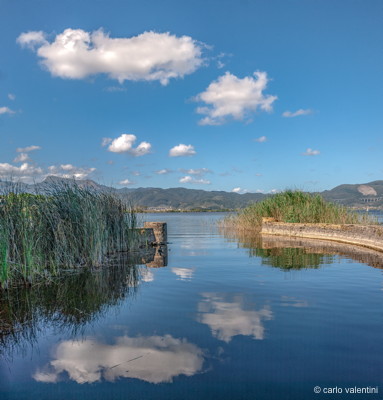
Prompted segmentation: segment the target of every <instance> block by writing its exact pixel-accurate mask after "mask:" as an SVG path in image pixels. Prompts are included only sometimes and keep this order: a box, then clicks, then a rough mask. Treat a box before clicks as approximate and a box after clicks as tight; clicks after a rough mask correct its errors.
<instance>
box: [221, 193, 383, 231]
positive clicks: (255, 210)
mask: <svg viewBox="0 0 383 400" xmlns="http://www.w3.org/2000/svg"><path fill="white" fill-rule="evenodd" d="M262 218H273V219H275V220H276V221H280V222H292V223H294V222H296V223H298V222H299V223H324V224H376V223H377V221H376V219H373V218H371V217H370V216H367V215H361V214H358V213H356V212H352V211H351V210H349V209H348V208H346V207H344V206H342V205H339V204H334V203H330V202H327V201H325V200H324V199H323V197H322V196H320V195H311V194H309V193H304V192H301V191H293V190H286V191H285V192H282V193H278V194H275V195H273V196H270V197H268V198H266V199H265V200H263V201H261V202H259V203H254V204H252V205H250V206H249V207H246V208H245V209H243V210H241V211H239V212H238V214H236V215H231V216H229V217H227V218H225V219H224V220H223V221H222V222H221V225H222V226H225V227H228V228H232V229H237V230H247V231H249V230H250V231H260V229H261V226H262Z"/></svg>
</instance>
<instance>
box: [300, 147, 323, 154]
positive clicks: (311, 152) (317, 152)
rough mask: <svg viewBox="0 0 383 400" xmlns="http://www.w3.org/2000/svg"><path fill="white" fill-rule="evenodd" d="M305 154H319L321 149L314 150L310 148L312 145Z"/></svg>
mask: <svg viewBox="0 0 383 400" xmlns="http://www.w3.org/2000/svg"><path fill="white" fill-rule="evenodd" d="M302 154H303V155H304V156H317V155H318V154H320V151H319V150H313V149H310V147H309V148H308V149H307V150H306V151H305V152H304V153H302Z"/></svg>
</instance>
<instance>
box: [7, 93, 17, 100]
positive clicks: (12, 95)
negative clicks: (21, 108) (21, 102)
mask: <svg viewBox="0 0 383 400" xmlns="http://www.w3.org/2000/svg"><path fill="white" fill-rule="evenodd" d="M8 99H9V100H12V101H13V100H16V96H15V95H14V94H13V93H8Z"/></svg>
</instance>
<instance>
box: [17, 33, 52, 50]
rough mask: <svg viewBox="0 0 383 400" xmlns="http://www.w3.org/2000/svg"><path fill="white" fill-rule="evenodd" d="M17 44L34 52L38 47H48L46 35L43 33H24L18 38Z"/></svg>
mask: <svg viewBox="0 0 383 400" xmlns="http://www.w3.org/2000/svg"><path fill="white" fill-rule="evenodd" d="M16 41H17V43H19V45H20V46H22V47H29V48H30V49H32V50H34V49H35V48H36V47H37V46H43V45H47V44H48V42H47V40H46V35H45V33H44V32H43V31H30V32H24V33H22V34H21V35H20V36H19V37H18V38H17V40H16Z"/></svg>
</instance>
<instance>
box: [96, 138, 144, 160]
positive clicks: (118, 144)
mask: <svg viewBox="0 0 383 400" xmlns="http://www.w3.org/2000/svg"><path fill="white" fill-rule="evenodd" d="M136 139H137V138H136V136H135V135H129V134H126V133H123V134H122V135H121V136H119V137H118V138H116V139H111V138H103V139H102V143H101V145H102V146H104V147H105V146H107V145H108V144H109V146H108V151H111V152H112V153H128V154H130V155H132V156H135V157H139V156H143V155H145V154H148V153H150V150H151V148H152V145H151V144H150V143H148V142H141V143H140V144H139V145H138V146H137V147H135V148H134V147H133V144H134V142H135V141H136Z"/></svg>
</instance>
